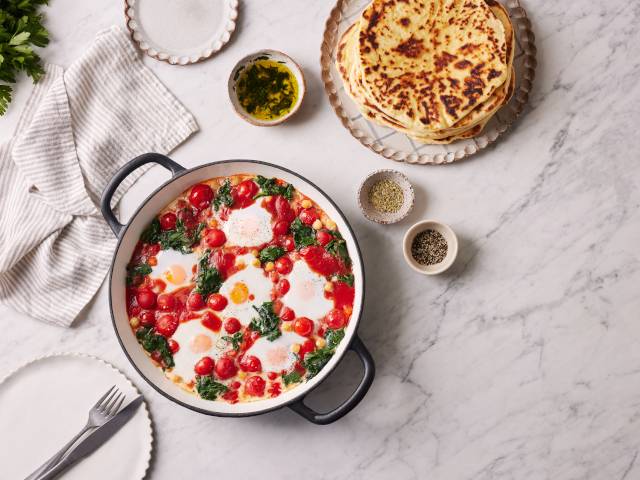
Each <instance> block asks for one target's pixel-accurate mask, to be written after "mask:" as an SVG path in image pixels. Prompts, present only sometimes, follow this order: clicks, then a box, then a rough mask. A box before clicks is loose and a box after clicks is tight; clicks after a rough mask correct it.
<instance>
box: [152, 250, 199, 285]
mask: <svg viewBox="0 0 640 480" xmlns="http://www.w3.org/2000/svg"><path fill="white" fill-rule="evenodd" d="M156 259H157V260H158V263H157V265H155V266H153V267H151V273H150V274H149V275H150V277H151V278H152V279H160V280H162V281H163V282H165V283H166V284H167V288H166V290H165V291H166V292H171V291H173V290H176V289H178V288H181V287H186V286H187V285H190V284H192V283H193V282H194V274H193V267H194V265H196V264H197V263H198V256H197V255H196V254H195V253H181V252H179V251H178V250H171V249H168V250H160V252H158V254H157V255H156ZM175 269H182V270H184V274H185V275H184V279H183V280H181V281H176V279H175V278H174V277H173V276H172V275H171V271H172V270H174V271H175ZM178 271H179V270H178Z"/></svg>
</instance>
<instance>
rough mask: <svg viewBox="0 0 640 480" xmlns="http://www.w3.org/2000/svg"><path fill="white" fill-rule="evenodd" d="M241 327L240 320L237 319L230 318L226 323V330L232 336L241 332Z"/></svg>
mask: <svg viewBox="0 0 640 480" xmlns="http://www.w3.org/2000/svg"><path fill="white" fill-rule="evenodd" d="M241 327H242V325H240V320H238V319H237V318H235V317H229V318H227V319H226V320H225V321H224V330H225V332H227V333H229V334H231V335H233V334H234V333H236V332H239V331H240V328H241Z"/></svg>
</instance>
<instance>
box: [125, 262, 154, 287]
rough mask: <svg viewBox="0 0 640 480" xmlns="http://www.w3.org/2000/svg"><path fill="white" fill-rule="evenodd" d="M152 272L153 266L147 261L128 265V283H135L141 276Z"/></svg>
mask: <svg viewBox="0 0 640 480" xmlns="http://www.w3.org/2000/svg"><path fill="white" fill-rule="evenodd" d="M150 273H151V267H150V266H149V265H147V264H146V263H140V264H139V265H131V264H129V265H127V285H133V282H134V280H136V279H137V278H139V277H144V276H145V275H149V274H150Z"/></svg>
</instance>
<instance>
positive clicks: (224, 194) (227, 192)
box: [213, 179, 233, 212]
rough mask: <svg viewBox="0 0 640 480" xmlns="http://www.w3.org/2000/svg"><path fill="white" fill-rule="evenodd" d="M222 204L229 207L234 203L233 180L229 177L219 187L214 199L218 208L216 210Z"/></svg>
mask: <svg viewBox="0 0 640 480" xmlns="http://www.w3.org/2000/svg"><path fill="white" fill-rule="evenodd" d="M222 205H225V206H227V207H230V206H231V205H233V196H232V195H231V182H230V181H229V180H228V179H227V180H225V181H224V183H223V184H222V185H221V186H220V188H218V192H217V193H216V198H214V199H213V208H215V209H216V212H217V211H218V210H219V209H220V207H221V206H222Z"/></svg>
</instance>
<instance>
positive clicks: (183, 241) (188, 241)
mask: <svg viewBox="0 0 640 480" xmlns="http://www.w3.org/2000/svg"><path fill="white" fill-rule="evenodd" d="M204 227H205V224H204V223H199V224H198V226H197V227H196V228H195V230H188V229H187V228H186V227H185V226H184V223H182V220H180V219H178V220H177V221H176V228H175V229H174V230H168V231H166V232H161V233H160V248H162V249H163V250H167V249H169V248H170V249H172V250H178V251H180V252H182V253H191V251H192V249H191V246H192V245H193V244H194V243H196V242H199V241H200V233H202V230H203V229H204Z"/></svg>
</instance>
